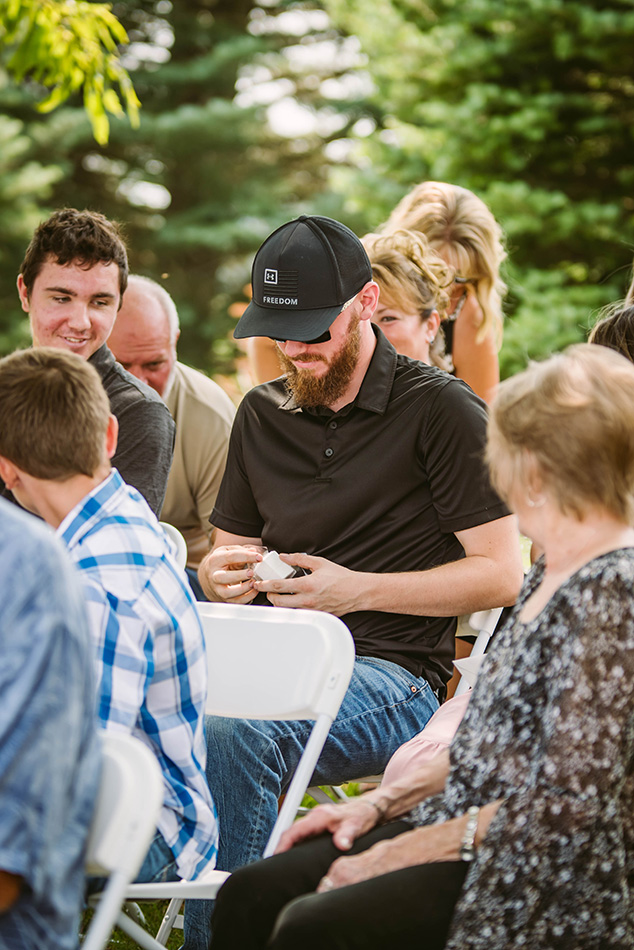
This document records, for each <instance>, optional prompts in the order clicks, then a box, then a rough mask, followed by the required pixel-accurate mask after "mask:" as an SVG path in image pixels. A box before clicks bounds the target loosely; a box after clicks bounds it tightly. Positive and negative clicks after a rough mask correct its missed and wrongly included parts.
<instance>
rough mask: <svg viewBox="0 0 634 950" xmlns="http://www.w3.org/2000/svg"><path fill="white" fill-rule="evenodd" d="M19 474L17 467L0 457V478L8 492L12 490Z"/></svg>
mask: <svg viewBox="0 0 634 950" xmlns="http://www.w3.org/2000/svg"><path fill="white" fill-rule="evenodd" d="M19 477H20V472H19V470H18V467H17V465H14V464H13V462H10V461H9V459H6V458H5V457H4V456H3V455H0V478H1V479H2V481H3V482H4V484H5V485H6V486H7V488H8V489H9V491H11V490H12V489H13V486H14V485H15V483H16V482H17V481H18V480H19Z"/></svg>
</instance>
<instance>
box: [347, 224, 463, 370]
mask: <svg viewBox="0 0 634 950" xmlns="http://www.w3.org/2000/svg"><path fill="white" fill-rule="evenodd" d="M361 243H362V244H363V246H364V247H365V249H366V251H367V254H368V257H369V258H370V263H371V264H372V276H373V278H374V280H375V281H376V282H377V284H378V285H379V289H380V296H379V305H378V307H377V308H376V311H375V313H374V316H373V318H372V322H373V323H376V324H377V325H378V326H379V327H380V328H381V330H382V331H383V333H384V334H385V336H386V337H387V338H388V340H389V341H390V343H391V344H392V346H393V347H394V348H395V350H396V351H397V353H403V354H404V355H405V356H410V357H411V358H412V359H415V360H421V362H423V363H431V364H432V365H434V366H439V367H440V368H441V369H449V368H450V365H449V363H448V361H447V359H446V357H445V354H444V338H443V335H442V333H439V327H440V325H441V322H442V321H443V320H444V319H445V317H446V314H447V308H448V306H449V293H448V291H449V289H450V288H451V286H452V281H453V270H452V269H451V268H450V267H448V266H447V264H445V262H444V261H443V260H442V259H441V258H440V257H439V256H438V255H437V254H436V253H434V251H432V250H431V248H430V247H429V244H428V242H427V240H426V238H425V237H424V236H423V235H422V234H416V233H414V232H413V231H405V230H400V231H395V232H394V233H392V234H366V236H365V237H364V238H363V239H362V241H361Z"/></svg>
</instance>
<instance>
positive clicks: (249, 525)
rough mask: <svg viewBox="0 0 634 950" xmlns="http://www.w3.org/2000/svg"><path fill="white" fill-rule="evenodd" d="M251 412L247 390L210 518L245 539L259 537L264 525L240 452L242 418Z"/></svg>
mask: <svg viewBox="0 0 634 950" xmlns="http://www.w3.org/2000/svg"><path fill="white" fill-rule="evenodd" d="M253 411H254V410H253V409H252V408H251V406H250V401H249V394H248V393H247V395H246V396H245V398H244V399H243V400H242V402H241V403H240V405H239V407H238V411H237V413H236V418H235V422H234V424H233V428H232V430H231V438H230V439H229V452H228V455H227V464H226V466H225V472H224V475H223V478H222V482H221V484H220V491H219V492H218V497H217V499H216V504H215V506H214V509H213V511H212V513H211V516H210V518H209V521H210V522H211V524H212V525H214V527H217V528H220V529H221V530H223V531H229V532H231V533H232V534H237V535H240V536H241V537H245V538H259V537H260V536H261V534H262V528H263V527H264V521H263V519H262V516H261V514H260V512H259V510H258V506H257V502H256V500H255V496H254V493H253V490H252V488H251V484H250V481H249V477H248V475H247V471H246V467H245V464H244V457H243V453H242V438H243V426H244V417H245V415H246V413H247V412H253Z"/></svg>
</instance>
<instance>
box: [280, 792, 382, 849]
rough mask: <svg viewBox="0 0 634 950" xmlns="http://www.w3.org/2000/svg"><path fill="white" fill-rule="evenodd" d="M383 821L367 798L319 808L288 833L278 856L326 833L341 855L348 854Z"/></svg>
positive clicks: (282, 840) (296, 823)
mask: <svg viewBox="0 0 634 950" xmlns="http://www.w3.org/2000/svg"><path fill="white" fill-rule="evenodd" d="M379 817H380V813H379V811H378V810H377V809H376V808H375V807H374V805H370V803H369V800H368V798H367V797H366V796H365V795H360V796H359V797H358V798H351V799H350V801H349V802H344V803H343V804H341V805H335V804H332V805H318V806H317V807H316V808H312V809H311V810H310V811H309V812H308V814H307V815H305V816H304V817H303V818H301V819H300V820H299V821H296V822H295V823H294V824H293V825H291V827H290V828H289V829H288V831H285V832H284V834H283V835H282V837H281V838H280V843H279V844H278V846H277V852H276V853H277V854H279V853H281V852H282V851H289V850H290V849H291V848H292V847H293V846H294V845H296V844H298V843H299V842H300V841H305V840H306V839H307V838H314V837H316V836H317V835H321V834H323V833H324V832H326V831H330V832H332V841H333V844H334V845H335V847H337V848H339V849H340V850H341V851H347V850H348V849H349V848H351V847H352V843H353V842H354V841H356V839H357V838H359V837H361V835H364V834H366V833H367V832H368V831H371V830H372V828H374V826H375V825H376V824H377V822H378V820H379Z"/></svg>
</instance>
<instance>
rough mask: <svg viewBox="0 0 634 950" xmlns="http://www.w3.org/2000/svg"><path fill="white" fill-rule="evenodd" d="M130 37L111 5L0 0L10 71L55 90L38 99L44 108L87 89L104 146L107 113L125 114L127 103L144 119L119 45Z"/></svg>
mask: <svg viewBox="0 0 634 950" xmlns="http://www.w3.org/2000/svg"><path fill="white" fill-rule="evenodd" d="M127 42H128V38H127V34H126V32H125V30H124V29H123V27H122V26H121V24H120V23H119V21H118V20H117V18H116V17H115V16H114V15H113V13H112V11H111V7H110V4H106V3H91V2H88V0H0V47H2V48H4V50H5V67H6V69H7V71H8V73H9V74H10V75H11V76H13V78H14V79H15V80H16V82H18V83H19V82H22V81H23V80H24V79H25V78H27V77H28V78H29V79H30V80H31V81H33V82H35V83H37V84H39V85H40V86H42V87H44V88H45V89H48V90H50V91H49V93H48V95H47V96H46V97H45V98H44V99H41V100H40V101H39V102H38V103H37V108H38V110H39V111H40V112H44V113H46V112H50V111H52V110H53V109H55V108H57V107H58V106H59V105H61V103H62V102H65V101H66V100H67V99H68V98H69V96H71V95H72V94H73V93H76V92H81V93H82V94H83V101H84V107H85V109H86V112H87V114H88V116H89V118H90V122H91V125H92V129H93V134H94V136H95V139H96V140H97V142H99V144H100V145H105V144H106V142H107V141H108V135H109V130H110V123H109V120H108V115H107V113H110V114H111V115H115V116H122V115H123V114H124V107H125V111H126V112H127V115H128V118H129V119H130V122H131V124H132V125H133V126H134V127H137V126H138V124H139V106H140V102H139V100H138V98H137V96H136V93H135V91H134V88H133V86H132V82H131V81H130V77H129V75H128V73H127V71H126V70H125V69H124V68H123V66H122V65H121V62H120V58H119V46H120V45H122V44H125V43H127ZM117 89H118V92H117Z"/></svg>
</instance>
